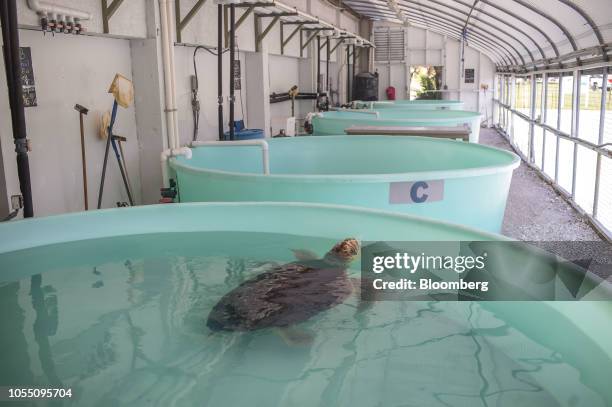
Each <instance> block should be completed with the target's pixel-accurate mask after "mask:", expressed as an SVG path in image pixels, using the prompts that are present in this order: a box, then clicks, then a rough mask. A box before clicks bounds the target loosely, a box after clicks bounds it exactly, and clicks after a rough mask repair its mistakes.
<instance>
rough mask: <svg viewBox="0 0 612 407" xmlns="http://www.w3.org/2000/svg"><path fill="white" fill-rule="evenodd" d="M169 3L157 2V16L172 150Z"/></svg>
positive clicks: (165, 0)
mask: <svg viewBox="0 0 612 407" xmlns="http://www.w3.org/2000/svg"><path fill="white" fill-rule="evenodd" d="M169 3H170V2H169V1H168V0H159V14H160V20H161V36H162V59H163V66H164V105H165V109H164V112H165V113H166V131H167V138H168V147H169V148H171V149H173V148H177V147H178V143H177V134H176V132H175V130H176V123H175V119H176V115H175V114H176V105H175V89H174V87H173V86H174V81H173V79H172V74H173V71H172V66H173V65H174V61H173V60H174V50H173V47H172V45H171V43H172V34H171V33H170V27H171V26H170V24H169V19H170V16H169V12H168V11H169V9H170V8H171V7H170V4H169Z"/></svg>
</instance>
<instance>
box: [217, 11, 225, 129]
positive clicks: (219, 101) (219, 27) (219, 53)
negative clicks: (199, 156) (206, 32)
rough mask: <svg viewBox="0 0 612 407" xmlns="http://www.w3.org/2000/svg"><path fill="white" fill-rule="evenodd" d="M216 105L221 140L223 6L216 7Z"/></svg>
mask: <svg viewBox="0 0 612 407" xmlns="http://www.w3.org/2000/svg"><path fill="white" fill-rule="evenodd" d="M217 11H218V13H217V14H218V17H217V104H218V105H219V107H218V110H219V123H218V124H219V140H223V138H224V136H223V52H222V51H221V50H222V49H223V5H222V4H219V5H218V6H217Z"/></svg>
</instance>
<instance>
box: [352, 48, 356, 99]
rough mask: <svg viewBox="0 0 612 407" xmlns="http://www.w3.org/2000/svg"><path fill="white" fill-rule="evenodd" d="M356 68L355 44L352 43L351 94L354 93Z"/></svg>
mask: <svg viewBox="0 0 612 407" xmlns="http://www.w3.org/2000/svg"><path fill="white" fill-rule="evenodd" d="M356 69H357V46H355V45H353V71H352V75H351V95H354V94H355V77H356V76H357V74H356V72H357V71H356Z"/></svg>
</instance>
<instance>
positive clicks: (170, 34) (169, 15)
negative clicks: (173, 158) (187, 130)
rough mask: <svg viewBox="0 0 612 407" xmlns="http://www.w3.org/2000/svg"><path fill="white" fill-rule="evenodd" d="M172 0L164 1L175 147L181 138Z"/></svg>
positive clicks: (178, 144) (179, 143)
mask: <svg viewBox="0 0 612 407" xmlns="http://www.w3.org/2000/svg"><path fill="white" fill-rule="evenodd" d="M174 1H175V0H168V1H167V2H166V19H167V22H168V23H167V24H168V47H169V48H168V50H169V57H170V80H171V88H172V92H171V94H170V96H171V98H172V106H173V107H174V108H173V109H172V112H171V113H172V116H173V118H174V119H173V124H174V138H175V140H174V145H175V146H176V147H178V146H180V145H181V140H180V133H179V127H178V122H179V120H178V108H177V104H176V69H175V65H174V35H175V33H176V29H175V22H176V20H175V16H174V10H175V7H174Z"/></svg>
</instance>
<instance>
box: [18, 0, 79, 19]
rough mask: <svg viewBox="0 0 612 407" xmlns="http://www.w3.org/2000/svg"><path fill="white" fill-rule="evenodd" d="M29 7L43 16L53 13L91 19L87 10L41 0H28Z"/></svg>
mask: <svg viewBox="0 0 612 407" xmlns="http://www.w3.org/2000/svg"><path fill="white" fill-rule="evenodd" d="M28 8H29V9H30V10H32V11H35V12H36V13H37V14H38V15H42V16H46V15H48V14H51V15H62V16H65V17H72V18H75V19H79V20H91V13H88V12H86V11H81V10H77V9H74V8H71V7H64V6H57V5H55V4H50V3H47V2H44V1H39V0H28Z"/></svg>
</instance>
